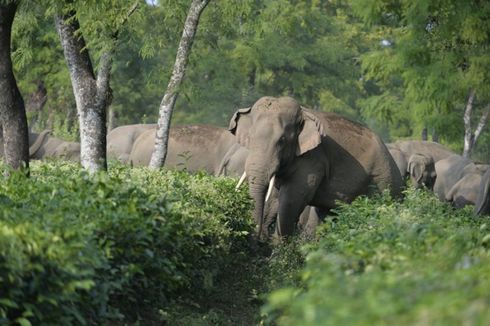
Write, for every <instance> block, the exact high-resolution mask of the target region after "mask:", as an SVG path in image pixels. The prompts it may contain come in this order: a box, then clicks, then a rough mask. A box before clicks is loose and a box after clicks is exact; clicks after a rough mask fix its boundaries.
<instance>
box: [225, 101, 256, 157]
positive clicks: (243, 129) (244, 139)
mask: <svg viewBox="0 0 490 326" xmlns="http://www.w3.org/2000/svg"><path fill="white" fill-rule="evenodd" d="M251 110H252V108H251V107H250V108H244V109H238V110H237V111H236V112H235V114H234V115H233V117H232V118H231V120H230V125H229V127H228V130H229V131H230V132H231V133H232V134H233V135H235V136H236V138H237V141H238V143H239V144H240V145H242V146H244V147H247V148H248V142H249V138H250V137H249V130H250V127H251V126H252V117H251V115H250V111H251Z"/></svg>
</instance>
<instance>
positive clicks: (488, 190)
mask: <svg viewBox="0 0 490 326" xmlns="http://www.w3.org/2000/svg"><path fill="white" fill-rule="evenodd" d="M474 213H475V214H476V215H483V214H489V213H490V169H489V170H488V171H487V172H486V173H485V174H484V175H483V177H482V180H481V185H480V193H479V195H478V199H477V201H476V205H475V210H474Z"/></svg>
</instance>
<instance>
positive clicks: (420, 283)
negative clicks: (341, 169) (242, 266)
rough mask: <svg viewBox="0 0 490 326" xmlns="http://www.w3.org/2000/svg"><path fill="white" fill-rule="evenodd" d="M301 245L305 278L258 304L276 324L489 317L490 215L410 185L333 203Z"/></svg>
mask: <svg viewBox="0 0 490 326" xmlns="http://www.w3.org/2000/svg"><path fill="white" fill-rule="evenodd" d="M336 213H337V214H338V216H337V219H336V221H335V222H327V223H325V224H323V225H322V226H321V227H320V229H319V238H318V241H317V242H314V243H312V244H309V245H308V246H306V247H305V248H304V250H305V251H307V252H308V255H307V258H306V265H305V267H304V269H302V271H301V273H300V276H301V278H302V282H300V284H299V285H296V286H294V285H293V286H289V287H285V288H282V289H280V290H277V291H274V292H273V293H272V294H271V295H270V296H269V299H268V303H267V304H266V305H265V307H264V309H263V313H264V316H265V318H266V321H269V322H276V323H277V324H279V325H373V324H374V325H380V324H381V325H391V324H403V325H412V324H427V325H434V324H438V325H447V324H465V323H466V324H470V325H484V324H485V325H486V324H489V323H490V309H489V308H490V292H489V291H488V289H490V278H489V277H488V275H490V252H489V248H490V246H489V244H490V219H489V218H488V217H486V218H481V217H478V218H477V217H473V216H472V214H471V207H468V208H465V209H463V210H454V209H453V208H451V207H450V206H449V205H447V204H442V203H439V202H438V201H437V199H436V198H435V196H433V194H431V193H428V192H425V191H420V190H409V191H407V193H406V198H405V200H404V201H403V202H396V201H393V200H392V199H391V198H390V197H389V196H387V195H384V196H380V197H378V198H373V199H368V198H365V197H361V198H358V199H357V200H355V201H354V202H353V203H352V204H351V205H342V206H341V207H340V208H339V209H337V210H336Z"/></svg>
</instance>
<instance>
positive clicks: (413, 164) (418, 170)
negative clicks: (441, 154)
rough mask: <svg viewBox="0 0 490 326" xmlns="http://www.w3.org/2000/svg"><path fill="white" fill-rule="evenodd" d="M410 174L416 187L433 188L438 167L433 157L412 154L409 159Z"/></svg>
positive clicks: (408, 169)
mask: <svg viewBox="0 0 490 326" xmlns="http://www.w3.org/2000/svg"><path fill="white" fill-rule="evenodd" d="M407 171H408V174H409V175H410V179H411V180H412V185H414V186H415V188H420V187H422V186H426V187H427V189H430V190H432V189H433V188H434V183H435V181H436V176H437V174H436V168H435V164H434V160H433V159H432V157H428V156H427V155H425V154H420V153H416V154H412V155H411V156H410V158H409V159H408V167H407Z"/></svg>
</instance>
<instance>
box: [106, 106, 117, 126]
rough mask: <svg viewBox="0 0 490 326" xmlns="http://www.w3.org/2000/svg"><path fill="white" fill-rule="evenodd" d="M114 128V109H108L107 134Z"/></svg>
mask: <svg viewBox="0 0 490 326" xmlns="http://www.w3.org/2000/svg"><path fill="white" fill-rule="evenodd" d="M115 126H116V112H114V109H113V108H111V107H109V112H108V113H107V132H109V131H111V130H112V129H114V127H115Z"/></svg>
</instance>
